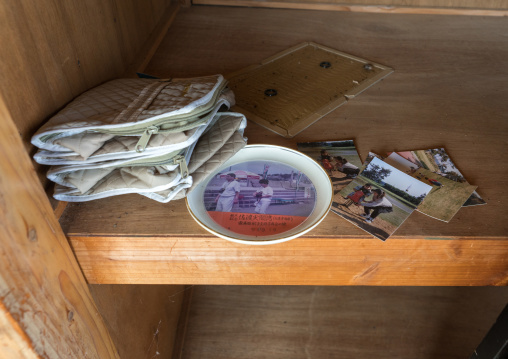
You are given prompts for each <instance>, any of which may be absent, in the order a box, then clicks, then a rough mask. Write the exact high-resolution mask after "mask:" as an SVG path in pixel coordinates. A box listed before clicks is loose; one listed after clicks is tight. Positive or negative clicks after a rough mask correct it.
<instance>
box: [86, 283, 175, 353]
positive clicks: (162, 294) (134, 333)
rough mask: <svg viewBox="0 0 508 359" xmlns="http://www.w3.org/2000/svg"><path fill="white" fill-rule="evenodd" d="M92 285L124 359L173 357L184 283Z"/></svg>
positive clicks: (110, 331)
mask: <svg viewBox="0 0 508 359" xmlns="http://www.w3.org/2000/svg"><path fill="white" fill-rule="evenodd" d="M89 287H90V292H91V293H92V296H93V298H94V301H95V303H96V305H97V308H98V309H99V312H100V313H101V314H102V315H103V317H104V322H105V323H106V326H107V328H108V330H109V333H110V335H111V339H112V340H113V343H115V346H116V347H117V348H118V354H119V355H120V358H122V359H139V358H142V359H144V358H158V359H171V358H172V352H173V348H174V347H175V344H177V343H175V337H176V332H177V324H178V322H179V318H180V310H181V307H182V302H183V298H184V294H185V288H184V286H167V285H164V286H163V285H148V286H147V285H90V286H89Z"/></svg>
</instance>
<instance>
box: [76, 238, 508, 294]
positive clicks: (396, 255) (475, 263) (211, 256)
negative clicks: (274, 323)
mask: <svg viewBox="0 0 508 359" xmlns="http://www.w3.org/2000/svg"><path fill="white" fill-rule="evenodd" d="M70 241H71V244H72V248H73V250H74V253H75V254H76V257H77V258H78V260H79V263H80V265H81V268H82V270H83V273H84V274H85V276H86V277H87V279H88V281H89V282H90V283H102V284H108V283H109V284H115V283H130V284H142V283H143V284H149V283H150V284H249V285H250V284H263V285H293V284H297V285H385V286H387V285H390V286H394V285H416V286H426V285H436V286H450V285H459V286H460V285H508V256H507V253H508V238H506V237H504V238H502V239H501V238H498V239H495V240H492V239H487V238H486V239H481V240H479V239H471V238H448V239H440V240H430V239H425V238H411V239H410V238H401V237H397V236H395V237H392V238H390V240H388V241H386V242H381V241H379V240H373V239H371V238H367V239H366V238H361V237H360V238H359V237H357V236H348V237H342V238H323V237H302V238H297V239H294V240H292V241H289V242H285V243H281V244H276V245H268V246H248V245H242V244H236V243H231V242H228V241H226V240H224V239H221V238H217V237H211V236H193V237H189V236H186V237H183V236H154V237H132V236H131V237H119V236H70Z"/></svg>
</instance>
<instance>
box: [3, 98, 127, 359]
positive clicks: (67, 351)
mask: <svg viewBox="0 0 508 359" xmlns="http://www.w3.org/2000/svg"><path fill="white" fill-rule="evenodd" d="M22 148H23V144H22V142H21V138H20V136H19V135H18V134H17V131H16V127H15V125H14V123H13V121H12V119H11V116H10V114H9V112H8V111H7V109H6V107H5V105H4V103H3V100H2V99H1V97H0V152H1V153H2V158H1V159H0V174H1V175H0V302H1V305H0V312H1V314H0V317H1V320H2V323H3V324H4V325H2V331H3V332H5V333H6V334H5V335H6V336H7V338H17V343H18V344H19V345H18V348H20V352H19V353H18V354H19V357H33V353H32V351H31V350H30V348H33V352H34V353H36V354H37V355H38V356H41V357H45V358H84V357H88V358H101V359H102V358H117V357H118V354H117V352H116V349H115V346H114V345H113V343H112V341H111V338H110V336H109V334H108V331H107V329H106V327H105V325H104V323H103V321H102V318H101V316H100V315H99V314H98V312H97V308H96V307H95V304H94V302H93V300H92V298H91V296H90V292H89V290H88V287H87V285H86V282H85V279H84V277H83V274H82V273H81V270H80V268H79V265H78V264H77V262H76V258H75V257H74V255H73V253H72V251H71V249H70V248H69V244H68V242H67V240H66V238H65V235H64V234H63V232H62V230H61V228H60V226H59V224H58V221H57V220H56V218H55V217H54V215H53V210H52V208H51V206H50V204H49V201H48V198H47V196H46V194H45V193H44V190H43V188H42V186H41V184H40V182H39V181H38V179H37V176H36V174H35V170H34V168H33V166H32V163H31V160H30V158H29V157H28V155H27V154H26V153H25V152H24V151H23V150H21V149H22ZM5 318H7V319H8V318H12V319H13V320H14V321H10V322H9V323H8V325H5V321H6V319H5ZM2 336H3V335H2ZM23 342H24V343H25V345H22V343H23ZM11 343H12V341H11ZM11 348H12V347H11ZM24 348H29V349H28V351H27V352H26V353H25V349H24ZM0 350H1V349H0ZM21 350H22V351H23V352H22V351H21Z"/></svg>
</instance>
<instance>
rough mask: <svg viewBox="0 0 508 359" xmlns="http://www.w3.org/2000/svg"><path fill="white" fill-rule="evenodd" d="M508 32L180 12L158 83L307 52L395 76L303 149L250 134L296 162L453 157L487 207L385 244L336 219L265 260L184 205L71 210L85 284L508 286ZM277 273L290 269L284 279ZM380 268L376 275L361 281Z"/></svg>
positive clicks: (306, 15)
mask: <svg viewBox="0 0 508 359" xmlns="http://www.w3.org/2000/svg"><path fill="white" fill-rule="evenodd" d="M336 24H340V26H336ZM504 24H505V20H504V19H501V18H494V17H490V18H480V17H447V16H427V15H381V14H359V13H327V12H313V11H292V10H268V9H244V8H214V7H191V8H188V9H182V10H181V11H180V13H179V15H178V16H177V18H176V19H175V22H174V23H173V25H172V26H171V28H170V30H169V32H168V34H167V35H166V37H165V38H164V39H163V40H162V42H161V46H160V47H159V49H158V50H157V52H156V53H155V54H154V57H153V59H152V61H151V62H150V63H149V64H148V66H147V68H146V71H147V72H148V73H151V74H154V75H158V76H161V77H166V76H174V77H192V76H200V75H206V74H213V73H224V74H227V73H232V72H234V71H237V70H239V69H242V68H245V67H247V66H248V65H251V64H253V63H258V62H260V61H262V60H263V59H266V58H268V57H270V56H271V55H274V54H276V53H278V52H280V51H283V50H284V49H287V48H289V47H291V46H294V45H296V44H299V43H301V42H304V41H310V40H312V41H315V42H317V43H320V44H323V45H324V46H328V47H330V48H333V49H337V50H339V51H344V52H347V53H351V54H353V55H356V56H359V57H362V58H366V59H370V60H372V61H374V62H377V63H383V64H386V65H388V66H390V67H393V68H394V70H395V72H394V73H393V74H392V75H390V76H389V77H388V78H387V79H385V80H383V81H381V82H380V83H378V84H376V86H373V87H371V88H369V89H368V90H366V91H365V92H363V93H362V94H361V95H359V96H357V97H356V98H354V99H353V100H351V101H349V102H348V104H346V105H344V106H342V107H341V108H339V109H338V110H336V111H334V112H332V113H331V114H329V115H327V116H325V117H324V118H323V119H321V120H320V121H318V122H317V123H315V124H314V125H312V126H310V127H309V128H308V129H306V130H305V131H303V132H301V133H300V134H298V135H297V136H296V137H294V138H292V139H285V138H282V137H281V136H279V135H277V134H275V133H272V132H270V131H268V130H266V129H264V128H262V127H260V126H258V125H256V124H254V123H251V122H250V123H249V124H248V127H247V129H246V136H247V137H248V138H249V143H251V144H255V143H266V144H276V145H282V146H287V147H290V148H293V149H296V143H298V142H307V141H320V140H345V139H354V140H355V143H356V145H357V148H358V150H359V153H360V156H361V157H362V159H365V157H366V156H367V153H368V152H369V151H374V152H376V153H379V154H384V153H386V152H388V151H393V150H410V149H425V148H435V147H442V146H443V147H445V148H446V150H447V152H448V153H449V155H450V157H451V158H452V160H453V161H454V162H455V163H456V164H457V166H458V167H459V169H460V170H461V172H462V173H463V174H464V176H465V177H466V179H467V180H468V181H469V182H470V183H471V184H473V185H477V186H478V193H479V194H480V195H481V196H482V197H483V198H484V199H485V200H486V201H487V203H488V204H487V205H484V206H477V207H469V208H463V209H461V210H460V211H459V213H458V214H457V215H456V216H455V217H454V218H453V219H452V220H451V221H450V223H444V222H441V221H437V220H434V219H432V218H430V217H427V216H425V215H422V214H419V213H414V214H412V215H411V216H410V217H409V219H408V220H407V221H406V222H405V223H404V224H403V225H402V226H401V228H399V229H398V231H397V232H396V233H395V235H394V237H392V238H390V239H389V240H388V241H387V242H386V243H381V242H380V241H379V240H378V239H375V238H374V237H370V236H369V235H368V234H367V233H365V232H363V231H362V230H360V229H359V228H357V227H355V226H353V225H351V224H350V223H348V222H346V221H344V220H343V219H341V218H339V217H338V216H337V215H335V214H333V213H330V214H328V216H327V217H326V218H325V220H324V221H323V222H322V223H321V224H320V225H319V226H318V227H317V228H316V229H314V230H313V231H311V232H309V234H308V236H307V237H306V238H302V239H297V240H294V241H292V242H290V243H286V244H281V245H277V246H275V247H271V246H268V247H266V246H264V247H256V248H254V247H250V246H241V245H234V244H231V243H229V242H226V241H224V240H222V239H218V238H215V237H213V236H212V235H209V234H207V232H205V231H204V230H203V229H201V228H200V227H199V226H197V225H196V223H194V221H193V219H192V218H191V217H190V215H189V214H188V213H187V209H186V206H185V202H184V201H176V202H172V203H169V204H160V203H156V202H154V201H151V200H149V199H146V198H143V197H141V196H136V195H127V196H120V197H112V198H109V199H103V200H97V201H92V202H88V203H80V204H70V205H69V206H68V209H67V210H66V212H65V213H64V215H63V217H62V220H61V224H62V227H63V228H64V231H65V232H66V233H67V234H68V235H69V237H70V239H71V242H72V245H73V248H74V250H75V253H76V255H77V258H78V260H79V261H80V263H81V265H82V268H83V270H84V272H85V273H86V276H87V278H88V280H89V281H90V282H91V283H143V282H146V283H181V284H191V283H202V284H205V283H235V284H241V283H243V284H246V283H249V284H254V283H263V284H268V283H272V284H290V283H297V282H298V283H300V284H318V283H320V284H372V285H374V284H376V285H377V284H382V285H396V284H397V285H411V284H418V283H419V284H421V285H459V284H460V285H504V284H506V278H507V269H508V263H507V262H506V259H505V258H506V257H507V254H508V241H507V235H506V233H508V226H507V222H506V221H505V220H504V217H505V214H506V210H505V206H504V203H506V201H507V199H508V195H507V192H506V191H503V190H500V189H502V188H505V187H508V177H507V176H506V175H507V165H506V162H505V161H502V160H501V159H500V156H502V155H501V154H502V153H504V152H505V151H506V148H507V146H506V138H507V136H506V134H507V132H508V131H507V130H508V121H507V118H506V114H507V113H508V102H507V101H506V98H508V88H507V87H506V86H505V83H506V81H507V79H508V67H506V66H504V65H503V64H504V59H505V58H507V57H508V38H506V36H504V30H503V29H504ZM493 248H495V250H494V251H493V250H492V249H493ZM180 249H181V250H182V252H179V251H180ZM204 250H206V251H205V252H204ZM274 251H275V252H276V254H277V255H275V254H274ZM244 253H255V256H254V257H248V256H244V255H243V254H244ZM345 253H347V254H345ZM177 254H178V255H177ZM274 255H275V256H274ZM343 255H344V256H345V257H343ZM271 256H274V257H273V259H272V257H271ZM351 256H352V257H351ZM353 257H354V258H355V259H353V260H352V259H351V258H353ZM198 258H199V259H198ZM373 258H375V259H373ZM482 258H483V259H482ZM437 259H439V260H437ZM351 260H352V261H353V262H354V264H351V262H350V261H351ZM364 260H365V262H363V261H364ZM267 261H268V265H267ZM376 263H378V264H376ZM411 264H414V265H415V267H413V266H412V265H411ZM274 265H275V268H278V267H277V266H283V268H279V269H280V270H273V268H274ZM373 265H375V267H372V268H374V269H375V271H372V272H373V273H371V275H368V276H362V275H361V273H363V272H364V271H369V268H371V266H373ZM152 266H154V267H152ZM302 266H307V267H306V270H304V269H302V268H303V267H302ZM149 268H154V271H153V272H150V270H149ZM473 268H474V269H473ZM401 270H402V274H400V273H401ZM278 273H279V274H278Z"/></svg>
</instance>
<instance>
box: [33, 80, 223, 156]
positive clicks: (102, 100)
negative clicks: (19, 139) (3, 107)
mask: <svg viewBox="0 0 508 359" xmlns="http://www.w3.org/2000/svg"><path fill="white" fill-rule="evenodd" d="M225 84H226V81H225V80H224V77H223V76H222V75H214V76H207V77H200V78H191V79H173V80H152V79H118V80H113V81H110V82H107V83H105V84H103V85H100V86H98V87H96V88H94V89H91V90H89V91H87V92H85V93H84V94H82V95H80V96H79V97H77V98H76V99H74V100H73V101H72V102H71V103H70V104H69V105H67V106H66V107H65V108H64V109H63V110H61V111H60V112H59V113H58V114H56V115H55V116H53V117H52V118H51V119H50V120H49V121H48V122H47V123H46V124H45V125H44V126H42V127H41V128H40V129H39V130H38V131H37V133H36V134H35V135H34V136H33V138H32V143H33V144H34V145H35V146H37V147H39V148H42V149H47V150H51V151H63V152H68V151H69V148H66V147H64V146H62V145H61V144H58V143H56V142H55V141H56V140H58V139H60V138H62V137H69V136H72V135H75V134H78V133H83V132H84V131H88V130H114V129H116V130H122V129H123V130H125V129H126V128H129V127H131V126H132V125H133V124H138V125H140V124H141V125H142V124H144V123H149V122H150V121H151V120H154V119H157V118H158V116H159V117H160V116H162V117H163V118H164V119H166V120H168V121H170V122H171V121H173V122H175V123H176V125H177V126H180V125H181V124H180V122H181V121H182V119H185V118H186V117H187V118H195V114H197V113H199V112H200V111H201V110H203V109H206V107H207V106H209V105H210V103H212V104H213V103H215V101H216V100H217V99H216V96H218V94H219V93H220V91H221V90H222V89H223V88H224V86H225Z"/></svg>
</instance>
